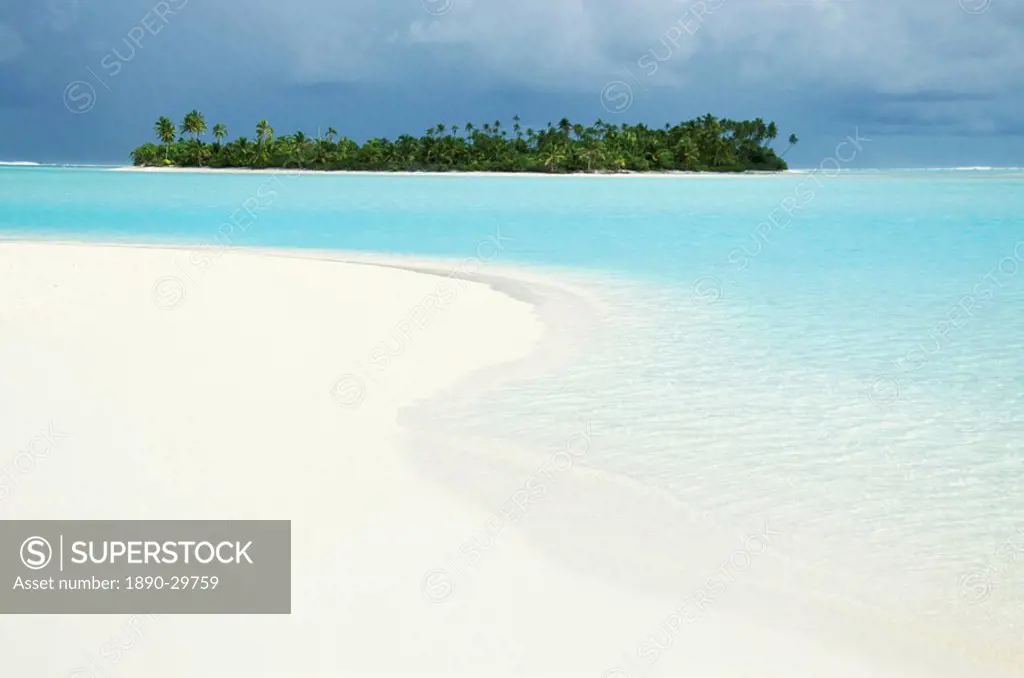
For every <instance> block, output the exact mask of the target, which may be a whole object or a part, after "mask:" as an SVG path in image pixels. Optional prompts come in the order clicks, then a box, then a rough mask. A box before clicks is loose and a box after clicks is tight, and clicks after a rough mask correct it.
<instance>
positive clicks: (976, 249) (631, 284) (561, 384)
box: [0, 167, 1024, 655]
mask: <svg viewBox="0 0 1024 678" xmlns="http://www.w3.org/2000/svg"><path fill="white" fill-rule="evenodd" d="M0 236H2V237H5V238H17V237H30V238H47V239H58V240H65V239H66V240H89V241H93V240H95V241H103V242H129V243H173V244H184V245H189V246H195V248H196V249H195V250H194V253H193V256H191V257H190V258H183V261H184V262H185V264H183V267H182V270H180V271H177V272H171V274H172V275H173V276H175V278H176V279H178V280H180V282H181V284H183V285H184V287H185V290H186V292H187V293H188V294H193V293H194V294H201V286H202V275H203V271H204V270H206V267H207V266H209V265H210V263H211V262H215V258H216V256H217V253H218V252H219V251H221V248H222V247H223V245H225V244H230V245H237V246H246V247H273V248H297V249H315V250H344V251H353V252H372V253H388V254H400V255H408V256H415V257H421V258H441V259H444V260H446V261H460V262H464V264H465V269H464V270H466V271H468V272H470V273H478V272H479V273H480V274H482V275H486V274H493V275H496V276H500V275H504V273H503V272H504V271H507V270H509V267H520V268H525V269H528V270H531V271H536V272H538V273H543V275H546V276H550V277H552V278H555V279H563V280H566V281H571V282H572V284H574V285H578V286H581V287H586V288H587V289H590V290H593V292H594V293H595V295H597V296H599V297H600V298H601V299H602V306H601V308H600V310H599V311H596V312H595V314H594V317H593V318H592V319H591V320H589V321H586V322H585V321H584V320H583V319H582V316H578V315H574V314H573V313H570V312H568V311H567V312H565V313H553V317H554V318H555V322H557V323H561V324H562V326H563V327H562V331H564V332H565V333H566V336H570V335H572V334H573V332H575V333H576V335H573V336H577V335H578V337H577V338H579V339H580V340H581V341H580V343H579V344H573V345H578V346H580V347H581V348H579V349H578V350H570V351H569V355H567V356H563V358H562V359H561V360H560V362H559V364H558V368H557V369H554V368H552V369H542V368H541V367H536V366H534V367H533V368H531V367H530V366H529V365H525V364H524V365H518V366H507V367H508V369H506V371H505V373H504V377H503V379H502V380H501V382H500V383H501V385H500V387H496V388H486V389H480V390H478V391H472V397H469V395H470V390H469V389H467V390H466V391H465V397H461V398H460V397H458V394H454V395H453V396H452V397H451V398H448V399H446V401H445V402H444V403H441V404H435V405H433V406H432V408H433V409H431V410H430V416H429V417H423V416H421V417H420V418H419V419H418V421H420V422H423V421H425V420H427V419H430V420H431V421H432V422H433V423H432V424H431V425H432V426H433V428H434V431H435V432H439V431H440V430H441V429H442V428H444V427H448V428H447V429H445V430H446V431H447V432H448V433H449V434H450V433H451V431H453V430H455V429H458V430H459V431H461V432H462V434H461V435H460V436H459V438H460V439H461V440H472V441H474V449H472V450H470V449H466V448H465V446H463V447H462V448H460V449H455V448H456V447H457V445H454V444H450V445H447V446H443V447H444V449H445V450H447V452H446V453H445V454H440V453H439V449H440V448H439V447H438V446H437V445H436V444H435V445H432V446H429V447H428V446H423V448H422V449H423V450H427V449H429V450H430V454H429V455H428V454H427V453H426V452H425V451H424V452H422V453H420V454H418V456H417V455H416V453H414V456H415V457H416V458H415V461H416V463H418V464H420V465H421V466H422V467H423V468H424V472H425V473H433V474H434V475H435V476H436V478H437V480H438V482H441V483H445V484H447V485H448V486H449V487H450V488H451V490H452V491H453V492H459V493H462V494H467V495H472V496H474V497H475V498H476V499H478V500H480V501H483V502H492V503H493V502H495V501H496V499H495V498H496V497H499V496H500V494H501V492H502V491H504V492H505V494H506V495H507V494H509V493H511V492H512V491H513V490H515V489H516V487H515V486H514V485H509V484H508V483H505V484H504V485H503V484H502V483H501V482H497V483H495V484H494V487H493V488H490V489H487V490H486V491H485V490H483V489H479V490H477V489H474V488H473V487H470V485H471V484H472V483H471V481H470V480H468V479H471V478H473V477H476V476H475V475H474V473H475V471H480V472H482V469H483V468H484V466H485V464H484V463H483V461H481V460H482V459H483V458H485V457H487V455H491V457H495V456H498V457H501V458H502V459H503V460H505V461H506V462H507V463H508V464H509V465H510V466H509V469H510V471H509V473H511V474H512V476H511V477H518V476H515V474H516V473H519V472H520V470H521V469H520V468H519V464H520V462H521V460H522V459H523V458H525V456H524V457H518V458H517V457H516V455H518V454H520V452H522V454H523V455H526V456H529V458H530V459H533V458H534V457H533V456H530V455H536V458H537V459H542V458H544V455H545V454H547V453H549V452H550V451H551V450H555V449H557V448H558V446H559V445H560V444H564V441H565V440H566V439H567V438H568V437H569V436H571V435H572V433H573V431H576V430H578V428H579V426H581V422H584V424H583V425H585V426H587V427H589V428H590V429H591V430H592V432H591V433H590V434H589V437H588V439H589V440H590V441H591V444H590V446H589V449H588V450H587V452H586V455H585V456H584V458H583V459H582V461H581V465H582V466H583V467H586V468H587V469H589V470H590V472H593V473H594V474H597V476H595V477H600V478H605V479H607V482H608V484H607V485H602V487H605V488H606V489H607V488H608V487H612V486H614V487H617V488H620V490H621V491H619V490H617V491H616V493H615V495H614V497H611V496H609V498H608V501H607V502H605V503H603V504H602V503H601V502H593V501H591V503H589V504H585V505H586V506H587V511H590V513H588V514H586V515H582V514H581V515H574V514H573V513H572V510H573V506H569V505H567V504H566V503H565V502H559V501H558V500H557V499H556V500H552V501H551V502H550V503H548V504H547V508H544V507H545V504H543V503H542V504H541V505H540V506H541V508H539V509H538V511H541V510H543V511H544V513H542V514H541V515H543V516H545V517H544V520H542V521H538V523H537V524H535V525H534V527H532V528H530V529H529V530H527V533H528V535H529V536H530V537H531V539H533V541H534V542H535V543H536V544H537V545H538V547H539V548H543V549H545V550H546V551H547V552H548V553H549V554H550V555H551V556H552V557H554V558H557V559H559V560H560V561H562V562H564V563H566V564H567V565H568V566H571V567H576V568H579V569H580V570H581V571H586V572H588V573H595V574H598V575H600V576H606V577H610V578H615V577H617V576H619V575H618V574H617V573H620V572H623V571H626V570H629V571H635V570H636V567H639V566H642V567H645V568H646V571H647V576H645V577H644V578H643V580H642V581H636V580H635V578H634V579H633V580H631V581H626V582H622V583H623V585H628V586H633V587H636V588H638V589H643V590H647V591H650V592H653V593H661V592H665V595H669V594H670V592H671V591H672V590H673V587H675V589H677V590H679V591H685V590H687V589H688V588H693V584H692V583H691V584H687V583H686V582H687V580H686V577H687V576H690V575H680V574H679V573H678V572H675V571H674V570H672V568H671V567H670V563H646V564H643V563H642V564H638V563H636V562H627V561H630V560H631V559H634V560H635V559H636V558H638V557H639V556H637V555H636V554H642V553H644V544H646V543H647V542H646V541H645V540H652V543H653V542H658V543H659V544H660V546H659V548H661V549H662V551H661V552H667V551H664V548H667V547H665V543H666V542H671V541H673V540H676V541H677V542H678V544H677V545H676V547H677V548H678V549H680V550H681V551H680V552H683V551H685V550H686V549H688V548H696V546H695V542H692V541H689V539H690V535H689V533H687V532H686V526H685V525H684V524H683V523H685V521H686V519H687V518H686V516H690V515H696V516H698V518H699V521H702V522H703V523H707V524H711V525H714V526H716V527H720V528H722V529H732V528H735V529H737V530H745V529H747V528H749V527H751V526H754V525H755V524H760V522H759V521H761V520H765V519H770V520H771V521H773V522H772V525H774V526H776V528H774V529H777V530H778V531H779V532H780V533H781V534H782V535H784V538H782V539H780V542H781V546H779V548H778V549H777V553H776V554H775V557H776V563H777V568H776V569H777V571H775V572H774V573H773V576H772V579H771V586H773V587H775V590H776V591H777V592H786V595H790V594H792V595H796V592H803V594H805V595H807V596H812V597H814V598H815V599H816V600H821V601H826V602H824V603H823V604H827V605H829V606H832V607H831V608H830V609H838V608H843V609H848V610H851V611H853V610H857V611H858V612H857V614H865V615H877V616H878V617H879V618H885V619H888V620H893V619H895V620H898V623H899V624H900V625H901V628H906V629H908V630H912V631H914V632H915V633H919V635H920V634H923V635H925V636H928V635H931V636H934V637H936V638H942V639H944V640H943V641H942V642H947V641H948V639H951V638H954V639H956V640H955V641H954V642H956V643H961V644H963V645H964V647H965V648H966V649H968V650H969V651H971V652H973V653H977V654H980V655H985V654H991V653H994V652H999V653H1003V654H1005V653H1007V652H1009V651H1010V650H1009V649H1008V648H1013V647H1016V648H1018V649H1017V650H1016V651H1018V652H1019V648H1020V647H1021V638H1022V633H1024V565H1022V563H1024V439H1022V433H1024V312H1022V311H1024V284H1022V278H1024V276H1022V272H1021V271H1022V268H1024V171H1021V170H998V169H974V170H956V171H870V170H868V171H863V170H862V171H853V170H846V169H842V168H839V169H835V170H819V171H814V172H792V173H785V174H780V175H754V176H687V177H678V176H628V177H615V178H610V177H590V176H575V177H537V176H519V177H509V176H454V175H453V176H436V175H424V176H406V175H393V176H392V175H346V176H339V175H313V174H303V175H272V174H218V175H211V174H195V173H141V172H140V173H136V172H112V171H108V170H104V169H95V168H90V169H81V168H49V167H17V168H14V167H0ZM204 262H205V263H204ZM213 265H215V263H214V264H213ZM0 284H2V283H0ZM141 292H142V293H149V291H147V290H143V291H141ZM552 308H553V309H554V310H555V311H557V308H555V307H552ZM577 318H581V319H580V320H579V326H578V327H575V326H574V322H576V319H577ZM359 368H360V369H364V370H365V369H366V366H365V365H360V366H359ZM353 369H355V368H353ZM328 376H329V377H330V376H332V375H328ZM325 378H326V377H325ZM329 381H330V379H329V378H327V383H326V386H325V388H328V387H329ZM325 392H326V391H325ZM414 414H415V412H411V413H410V416H411V417H412V416H413V415H414ZM420 414H421V415H422V414H424V413H423V412H420ZM414 419H415V418H413V419H410V421H412V420H414ZM438 435H440V433H438ZM447 440H448V441H449V442H450V441H451V440H453V438H452V437H451V436H450V435H449V437H448V438H447ZM435 442H436V441H435ZM442 457H443V458H442ZM487 463H488V464H492V466H491V467H493V459H490V461H488V462H487ZM531 463H532V462H531ZM474 464H476V465H478V468H475V471H474ZM527 466H528V465H527ZM524 468H526V475H529V468H528V467H524ZM439 469H443V470H439ZM460 469H461V470H460ZM477 475H478V474H477ZM581 478H582V477H581ZM588 478H589V476H588ZM577 481H578V482H579V483H582V484H583V485H586V484H587V483H589V482H591V481H590V480H584V479H577V480H576V481H573V482H577ZM593 482H594V483H598V481H597V480H594V481H593ZM615 483H618V484H615ZM484 484H485V483H484ZM598 484H599V483H598ZM583 485H581V486H580V487H582V486H583ZM595 486H597V485H595ZM481 487H482V485H481ZM502 488H504V490H503V489H502ZM573 496H576V495H573ZM654 497H657V499H656V500H655V499H654ZM581 501H582V500H581ZM645 502H646V503H645ZM638 503H645V508H643V509H642V510H640V509H637V510H636V511H635V512H634V513H630V511H631V510H633V509H631V508H630V506H633V507H635V506H637V505H638ZM583 505H584V504H582V503H581V504H576V505H575V508H576V509H577V510H579V507H580V506H583ZM556 506H557V507H560V508H559V509H558V511H556V509H555V508H554V507H556ZM596 511H605V512H607V513H608V516H607V520H608V521H610V523H612V522H615V521H618V522H615V525H614V526H611V527H609V531H610V533H611V532H615V533H616V535H617V538H619V539H632V540H633V543H635V545H636V546H637V548H635V549H631V550H630V551H629V553H628V554H627V553H624V552H623V551H622V550H621V549H613V548H611V547H609V546H607V543H608V542H607V540H606V539H603V538H602V536H601V535H592V534H581V535H580V536H579V538H578V539H575V540H569V541H568V542H567V541H566V540H565V539H562V538H559V537H558V535H559V534H565V532H566V531H572V530H573V527H574V526H576V525H579V526H583V525H589V524H591V523H590V522H588V520H591V519H592V518H593V517H594V515H593V512H596ZM626 514H629V515H630V516H632V517H634V518H635V519H636V521H645V520H646V521H647V522H645V523H642V524H638V523H637V522H636V521H634V522H630V520H632V518H631V519H630V520H624V519H622V516H623V515H626ZM601 515H603V513H602V514H601ZM645 516H646V517H645ZM556 528H557V529H556ZM530 530H532V531H530ZM684 537H685V538H684ZM570 542H571V543H570ZM673 548H675V547H673ZM773 553H775V552H773ZM752 569H753V568H752ZM765 581H766V582H767V581H768V580H767V579H766V580H765ZM852 613H853V612H851V614H852ZM986 648H987V649H986Z"/></svg>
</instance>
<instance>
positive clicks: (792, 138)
mask: <svg viewBox="0 0 1024 678" xmlns="http://www.w3.org/2000/svg"><path fill="white" fill-rule="evenodd" d="M799 141H800V140H799V139H797V137H796V135H795V134H790V135H789V146H786V150H784V151H783V152H782V155H780V156H779V157H780V158H785V157H786V154H787V153H789V149H791V148H793V147H794V146H796V145H797V143H798V142H799Z"/></svg>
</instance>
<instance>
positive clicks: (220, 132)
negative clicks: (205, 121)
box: [213, 122, 228, 148]
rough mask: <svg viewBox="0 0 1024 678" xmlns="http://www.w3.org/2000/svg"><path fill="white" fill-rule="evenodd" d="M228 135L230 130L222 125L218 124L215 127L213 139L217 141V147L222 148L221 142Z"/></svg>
mask: <svg viewBox="0 0 1024 678" xmlns="http://www.w3.org/2000/svg"><path fill="white" fill-rule="evenodd" d="M227 135H228V128H227V126H226V125H224V124H222V123H219V122H218V123H217V124H216V125H214V126H213V138H214V139H216V140H217V147H218V148H219V147H220V144H221V141H223V140H224V137H226V136H227Z"/></svg>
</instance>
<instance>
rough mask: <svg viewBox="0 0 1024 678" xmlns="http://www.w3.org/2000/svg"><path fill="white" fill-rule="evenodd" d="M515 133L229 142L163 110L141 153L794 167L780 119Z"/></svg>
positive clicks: (484, 165)
mask: <svg viewBox="0 0 1024 678" xmlns="http://www.w3.org/2000/svg"><path fill="white" fill-rule="evenodd" d="M512 121H513V122H512V127H511V130H508V129H506V128H504V127H503V126H502V123H501V121H500V120H495V121H494V122H493V123H484V124H482V125H480V126H479V127H477V126H476V125H474V124H473V123H469V122H467V123H466V124H465V125H464V126H462V127H460V126H459V125H451V126H448V125H445V124H438V125H436V126H434V127H431V128H430V129H428V130H427V131H426V134H425V135H424V136H421V137H414V136H410V135H407V134H403V135H402V136H400V137H398V138H397V139H396V140H394V141H391V140H390V139H369V140H367V141H366V142H365V143H363V144H359V143H357V142H355V141H353V140H352V139H349V138H348V137H339V136H338V132H337V131H336V130H335V129H334V128H332V127H329V128H327V131H326V133H325V134H323V135H320V134H319V133H318V135H317V137H315V138H313V137H308V136H306V135H305V134H303V133H302V132H296V133H294V134H288V135H284V136H276V135H275V134H274V128H273V127H271V126H270V123H268V122H267V121H266V120H261V121H260V122H259V123H258V124H257V125H256V130H255V132H256V134H255V138H254V139H253V140H250V139H248V138H247V137H244V136H241V137H238V138H237V139H234V140H232V141H228V142H225V139H226V138H227V136H228V130H227V127H225V126H224V125H222V124H219V123H218V124H215V125H214V126H213V129H212V136H213V138H214V141H213V143H206V142H204V141H203V140H202V137H203V136H204V135H205V134H206V133H207V125H206V119H205V117H204V116H203V114H202V113H200V112H199V111H195V110H194V111H192V112H190V113H188V114H187V115H185V117H184V119H183V120H182V123H181V125H180V126H176V125H175V124H174V122H173V121H172V120H171V119H170V118H167V117H161V118H160V119H159V120H158V121H157V122H156V124H155V125H154V127H153V129H154V131H155V132H156V136H157V138H158V139H159V141H160V143H159V144H153V143H146V144H143V145H141V146H139V147H138V148H136V149H135V150H134V151H132V153H131V159H132V163H133V164H135V165H136V166H141V167H210V168H248V169H264V168H281V169H307V170H323V171H379V172H403V171H404V172H417V171H422V172H549V173H563V174H565V173H576V172H602V173H610V172H672V171H684V172H745V171H761V172H777V171H781V170H785V169H787V168H788V166H787V165H786V161H785V160H783V157H784V156H785V155H786V151H788V150H789V148H791V147H792V146H794V145H795V144H796V143H797V137H796V135H795V134H791V135H790V136H789V146H787V148H786V149H785V150H784V151H783V152H782V154H781V155H779V154H776V152H775V150H774V149H773V148H772V147H771V144H772V142H773V141H774V140H775V138H776V137H777V136H778V128H777V127H776V125H775V123H774V122H769V123H765V122H764V121H763V120H762V119H761V118H755V119H754V120H728V119H719V118H716V117H714V116H713V115H711V114H708V115H704V116H701V117H699V118H695V119H693V120H688V121H685V122H682V123H679V124H677V125H672V124H669V123H666V124H665V126H664V127H663V128H660V129H658V128H652V127H648V126H647V125H644V124H637V125H627V124H620V125H614V124H609V123H606V122H604V121H602V120H600V119H598V120H597V121H596V122H595V123H594V124H593V125H591V126H589V127H584V126H583V125H580V124H573V123H571V122H570V121H569V120H568V119H566V118H562V120H560V121H559V122H558V124H552V123H548V124H547V127H545V128H544V129H541V130H534V129H532V128H527V129H523V127H522V126H521V125H520V118H519V116H518V115H517V116H515V117H513V118H512Z"/></svg>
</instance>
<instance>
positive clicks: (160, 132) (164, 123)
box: [153, 115, 178, 161]
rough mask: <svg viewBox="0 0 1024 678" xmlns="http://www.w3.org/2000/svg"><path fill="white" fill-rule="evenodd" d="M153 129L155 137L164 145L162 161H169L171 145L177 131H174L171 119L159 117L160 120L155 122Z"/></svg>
mask: <svg viewBox="0 0 1024 678" xmlns="http://www.w3.org/2000/svg"><path fill="white" fill-rule="evenodd" d="M153 129H154V130H155V131H156V135H157V137H159V138H160V142H161V143H162V144H163V145H164V160H165V161H166V160H169V159H170V152H171V144H173V143H174V140H175V138H176V137H177V133H178V130H177V129H175V127H174V123H173V122H171V119H170V118H168V117H167V116H164V115H162V116H160V119H159V120H157V121H156V124H155V125H154V126H153Z"/></svg>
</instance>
